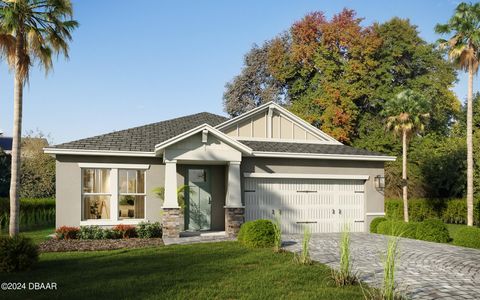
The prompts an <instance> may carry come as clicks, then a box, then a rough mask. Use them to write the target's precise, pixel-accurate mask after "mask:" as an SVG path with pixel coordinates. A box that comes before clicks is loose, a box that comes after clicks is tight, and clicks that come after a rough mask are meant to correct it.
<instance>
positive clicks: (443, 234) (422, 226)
mask: <svg viewBox="0 0 480 300" xmlns="http://www.w3.org/2000/svg"><path fill="white" fill-rule="evenodd" d="M416 238H417V239H419V240H424V241H431V242H437V243H448V242H449V241H450V234H449V233H448V228H447V226H446V225H445V223H443V222H442V220H438V219H429V220H425V221H423V222H421V223H419V224H418V226H417V233H416Z"/></svg>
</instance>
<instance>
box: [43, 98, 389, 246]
mask: <svg viewBox="0 0 480 300" xmlns="http://www.w3.org/2000/svg"><path fill="white" fill-rule="evenodd" d="M45 152H46V153H49V154H51V155H54V156H55V158H56V178H57V180H56V199H57V201H56V212H57V213H56V226H57V227H60V226H64V225H67V226H84V225H100V226H113V225H117V224H138V223H139V222H144V221H148V222H156V221H161V222H162V224H163V230H164V236H167V237H177V236H179V233H180V232H181V231H225V232H226V234H227V235H229V236H234V235H236V234H237V232H238V230H239V228H240V226H241V224H242V223H243V222H245V221H249V220H255V219H260V218H262V219H263V218H266V219H272V218H274V215H275V214H279V215H280V216H281V220H282V227H283V231H284V232H286V233H299V232H302V231H303V228H304V226H310V228H311V230H312V232H338V231H341V230H343V228H344V226H345V225H347V226H348V227H349V229H350V230H351V231H366V230H368V225H369V222H370V221H371V220H372V219H373V218H374V217H377V216H383V215H384V196H383V187H384V162H385V161H393V160H395V157H392V156H387V155H384V154H381V153H375V152H371V151H367V150H362V149H356V148H352V147H349V146H346V145H343V144H342V143H340V142H338V141H337V140H335V139H334V138H332V137H330V136H329V135H327V134H325V133H324V132H322V131H321V130H319V129H317V128H315V127H314V126H312V125H310V124H308V123H307V122H305V121H303V120H302V119H300V118H299V117H297V116H295V115H294V114H292V113H291V112H289V111H288V110H286V109H285V108H283V107H281V106H280V105H278V104H275V103H273V102H269V103H266V104H263V105H261V106H259V107H257V108H255V109H252V110H251V111H249V112H246V113H244V114H242V115H240V116H237V117H235V118H231V119H228V118H225V117H222V116H219V115H215V114H211V113H206V112H203V113H198V114H194V115H189V116H185V117H180V118H176V119H171V120H167V121H162V122H158V123H153V124H148V125H144V126H139V127H135V128H130V129H126V130H121V131H116V132H112V133H108V134H104V135H99V136H94V137H90V138H86V139H81V140H77V141H73V142H68V143H64V144H59V145H56V146H52V147H49V148H45ZM158 187H163V188H164V191H163V192H164V196H163V198H164V200H163V201H162V200H160V198H159V197H158V196H157V195H156V194H155V193H154V192H153V190H154V189H155V188H158Z"/></svg>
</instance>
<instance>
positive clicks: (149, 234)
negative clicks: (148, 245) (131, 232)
mask: <svg viewBox="0 0 480 300" xmlns="http://www.w3.org/2000/svg"><path fill="white" fill-rule="evenodd" d="M137 235H138V237H139V238H142V239H148V238H159V237H162V225H160V223H159V222H156V223H146V222H142V223H140V224H139V225H138V227H137Z"/></svg>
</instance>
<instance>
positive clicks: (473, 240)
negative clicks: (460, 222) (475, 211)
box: [453, 226, 480, 249]
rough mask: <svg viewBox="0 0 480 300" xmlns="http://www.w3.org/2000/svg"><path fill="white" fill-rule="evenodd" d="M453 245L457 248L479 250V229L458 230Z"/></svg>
mask: <svg viewBox="0 0 480 300" xmlns="http://www.w3.org/2000/svg"><path fill="white" fill-rule="evenodd" d="M453 243H454V244H455V245H457V246H463V247H470V248H477V249H480V228H477V227H469V226H465V227H463V228H460V229H458V231H457V233H456V235H455V239H454V240H453Z"/></svg>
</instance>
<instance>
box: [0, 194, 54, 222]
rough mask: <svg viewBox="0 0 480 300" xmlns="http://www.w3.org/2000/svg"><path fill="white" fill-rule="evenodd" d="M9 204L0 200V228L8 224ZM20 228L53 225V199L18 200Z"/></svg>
mask: <svg viewBox="0 0 480 300" xmlns="http://www.w3.org/2000/svg"><path fill="white" fill-rule="evenodd" d="M9 215H10V202H9V200H8V198H0V227H1V228H6V227H8V223H9ZM19 220H20V228H21V229H26V228H32V227H38V226H43V225H54V224H55V199H53V198H38V199H29V198H22V199H20V214H19Z"/></svg>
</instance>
